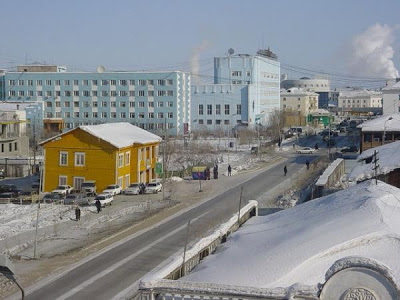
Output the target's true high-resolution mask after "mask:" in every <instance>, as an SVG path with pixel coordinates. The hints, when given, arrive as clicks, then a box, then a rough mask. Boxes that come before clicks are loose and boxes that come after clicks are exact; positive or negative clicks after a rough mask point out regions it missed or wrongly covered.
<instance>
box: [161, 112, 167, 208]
mask: <svg viewBox="0 0 400 300" xmlns="http://www.w3.org/2000/svg"><path fill="white" fill-rule="evenodd" d="M166 150H167V119H166V118H164V147H163V183H162V184H163V189H162V198H163V201H165V172H166V171H165V162H166V160H165V156H166V154H167V151H166Z"/></svg>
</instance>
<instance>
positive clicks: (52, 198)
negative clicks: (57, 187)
mask: <svg viewBox="0 0 400 300" xmlns="http://www.w3.org/2000/svg"><path fill="white" fill-rule="evenodd" d="M63 199H64V198H63V197H62V196H61V195H60V194H59V193H48V194H46V195H44V196H43V199H42V202H44V203H58V202H61V201H62V200H63Z"/></svg>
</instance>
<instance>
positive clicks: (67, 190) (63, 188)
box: [51, 185, 73, 196]
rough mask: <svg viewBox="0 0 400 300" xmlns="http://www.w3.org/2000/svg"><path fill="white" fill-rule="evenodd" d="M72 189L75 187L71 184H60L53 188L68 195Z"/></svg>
mask: <svg viewBox="0 0 400 300" xmlns="http://www.w3.org/2000/svg"><path fill="white" fill-rule="evenodd" d="M72 189H73V188H72V186H70V185H59V186H58V187H57V188H56V189H54V190H52V191H51V192H52V193H57V194H61V195H64V196H66V195H68V194H69V193H71V191H72Z"/></svg>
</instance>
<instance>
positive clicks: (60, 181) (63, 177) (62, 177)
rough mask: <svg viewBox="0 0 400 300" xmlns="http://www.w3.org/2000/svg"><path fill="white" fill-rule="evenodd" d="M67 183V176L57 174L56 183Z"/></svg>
mask: <svg viewBox="0 0 400 300" xmlns="http://www.w3.org/2000/svg"><path fill="white" fill-rule="evenodd" d="M64 180H65V181H64ZM67 184H68V176H66V175H58V185H67Z"/></svg>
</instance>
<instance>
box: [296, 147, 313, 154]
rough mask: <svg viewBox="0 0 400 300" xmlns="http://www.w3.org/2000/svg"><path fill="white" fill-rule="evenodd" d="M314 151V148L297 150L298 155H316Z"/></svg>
mask: <svg viewBox="0 0 400 300" xmlns="http://www.w3.org/2000/svg"><path fill="white" fill-rule="evenodd" d="M314 151H315V150H314V149H313V148H310V147H305V148H302V149H299V150H297V153H298V154H312V153H314Z"/></svg>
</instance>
